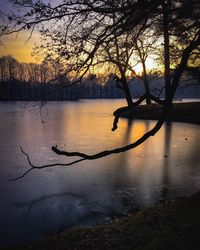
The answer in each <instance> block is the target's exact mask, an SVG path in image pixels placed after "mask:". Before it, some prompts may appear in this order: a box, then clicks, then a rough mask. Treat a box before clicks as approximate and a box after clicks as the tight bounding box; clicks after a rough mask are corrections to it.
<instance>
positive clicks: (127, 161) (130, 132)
mask: <svg viewBox="0 0 200 250" xmlns="http://www.w3.org/2000/svg"><path fill="white" fill-rule="evenodd" d="M23 105H24V103H19V102H16V103H6V102H5V103H0V120H1V122H0V196H1V203H0V204H1V205H0V221H1V225H0V235H1V242H0V243H1V244H7V243H11V244H12V243H16V242H22V241H25V240H32V239H37V238H38V237H40V236H42V235H44V234H46V233H48V232H52V231H53V232H54V231H57V230H62V229H63V228H71V227H73V226H77V225H85V226H88V225H93V224H96V223H100V222H104V221H106V220H109V219H110V218H111V217H112V216H115V215H119V214H123V213H126V212H127V211H132V210H134V209H138V208H139V209H140V208H142V207H146V206H150V205H152V204H154V203H156V202H158V201H160V200H162V199H168V198H174V197H178V196H188V195H191V194H193V193H195V192H196V191H197V190H199V189H200V153H199V149H200V140H199V138H200V126H198V125H193V124H186V123H173V124H171V125H167V124H165V125H164V126H163V127H162V128H161V130H160V131H159V132H158V133H157V134H156V135H155V136H154V137H152V138H150V139H149V140H147V141H146V142H145V143H143V144H142V145H140V146H139V147H137V148H135V149H133V150H130V151H128V152H125V153H122V154H118V155H112V156H108V157H106V158H102V159H99V160H95V161H83V162H80V163H79V164H76V165H72V166H69V167H54V168H48V169H43V170H34V171H32V172H31V173H30V174H28V175H26V176H25V177H24V178H23V179H20V180H18V181H16V182H8V181H7V180H8V179H11V178H15V177H16V176H19V175H21V174H23V173H24V172H25V171H26V170H27V169H28V167H29V166H28V163H27V160H26V157H25V155H23V154H22V153H21V151H20V148H19V147H20V146H21V147H22V148H23V149H24V151H26V152H27V153H28V154H29V155H30V157H31V160H32V162H33V163H34V164H37V165H42V164H47V163H55V162H70V161H71V160H72V159H67V158H66V157H63V156H62V157H59V156H57V155H55V154H54V153H53V152H52V151H51V146H52V145H58V147H59V148H60V149H63V150H68V151H81V152H85V153H89V154H91V153H97V152H99V151H101V150H105V149H112V148H115V147H120V146H123V145H126V144H128V143H130V142H133V141H135V140H136V139H138V138H139V137H140V136H141V135H142V134H143V133H145V132H147V131H148V130H150V129H151V128H152V127H153V126H154V124H155V121H141V120H134V121H132V122H128V121H127V120H125V119H121V120H120V121H119V127H118V129H117V130H116V131H115V132H112V131H111V128H112V123H113V115H112V113H113V111H114V110H115V109H116V108H118V107H120V106H124V105H125V102H124V101H123V100H84V101H80V102H52V103H48V104H47V105H46V106H45V107H44V108H43V109H42V111H41V112H39V110H38V109H37V108H34V107H33V103H32V104H29V105H28V107H27V106H26V109H24V108H23ZM74 159H77V158H74Z"/></svg>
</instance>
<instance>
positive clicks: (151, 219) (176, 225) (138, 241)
mask: <svg viewBox="0 0 200 250" xmlns="http://www.w3.org/2000/svg"><path fill="white" fill-rule="evenodd" d="M199 211H200V191H199V192H198V193H196V194H195V195H192V196H191V197H187V198H177V199H174V200H170V201H168V200H164V201H162V202H160V203H158V204H156V205H154V206H153V207H151V208H145V209H142V210H141V211H139V212H137V213H136V214H129V215H127V216H125V217H121V218H117V219H115V220H114V221H113V222H111V223H109V224H102V225H96V226H93V227H91V228H83V227H77V228H75V229H72V230H65V231H63V232H62V233H59V234H54V235H52V236H47V237H44V238H42V239H40V240H38V241H35V242H32V243H28V244H27V245H19V246H15V247H8V248H5V249H7V250H9V249H16V250H19V249H22V250H23V249H48V250H51V249H52V250H53V249H58V250H59V249H68V250H70V249H71V250H72V249H73V250H75V249H76V250H82V249H99V250H101V249H122V250H125V249H144V250H145V249H146V250H151V249H152V250H156V249H166V250H169V249H170V250H171V249H176V250H179V249H180V250H183V249H185V250H186V249H187V250H195V249H199V245H200V238H199V235H200V214H199V213H200V212H199Z"/></svg>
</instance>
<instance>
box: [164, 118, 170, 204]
mask: <svg viewBox="0 0 200 250" xmlns="http://www.w3.org/2000/svg"><path fill="white" fill-rule="evenodd" d="M171 125H172V124H171V122H166V123H165V124H164V128H163V129H164V145H163V146H164V158H163V172H162V174H163V176H162V179H163V188H162V199H163V200H167V199H168V198H169V197H168V185H169V181H170V180H169V163H170V149H171V132H172V127H171Z"/></svg>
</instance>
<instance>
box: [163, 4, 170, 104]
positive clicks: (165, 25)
mask: <svg viewBox="0 0 200 250" xmlns="http://www.w3.org/2000/svg"><path fill="white" fill-rule="evenodd" d="M167 5H168V3H167V2H165V0H164V1H163V5H162V8H163V34H164V66H165V106H166V108H167V109H169V108H170V107H171V105H172V102H171V100H170V95H171V94H170V93H171V86H170V50H169V20H168V6H167Z"/></svg>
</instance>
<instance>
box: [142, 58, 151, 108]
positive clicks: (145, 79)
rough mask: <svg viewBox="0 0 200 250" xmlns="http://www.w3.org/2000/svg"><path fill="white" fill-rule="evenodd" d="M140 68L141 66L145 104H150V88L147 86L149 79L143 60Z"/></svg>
mask: <svg viewBox="0 0 200 250" xmlns="http://www.w3.org/2000/svg"><path fill="white" fill-rule="evenodd" d="M142 68H143V78H142V80H143V82H144V88H145V94H146V98H145V99H146V104H147V105H148V104H151V98H150V88H149V81H148V78H147V72H146V65H145V62H144V61H142Z"/></svg>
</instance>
